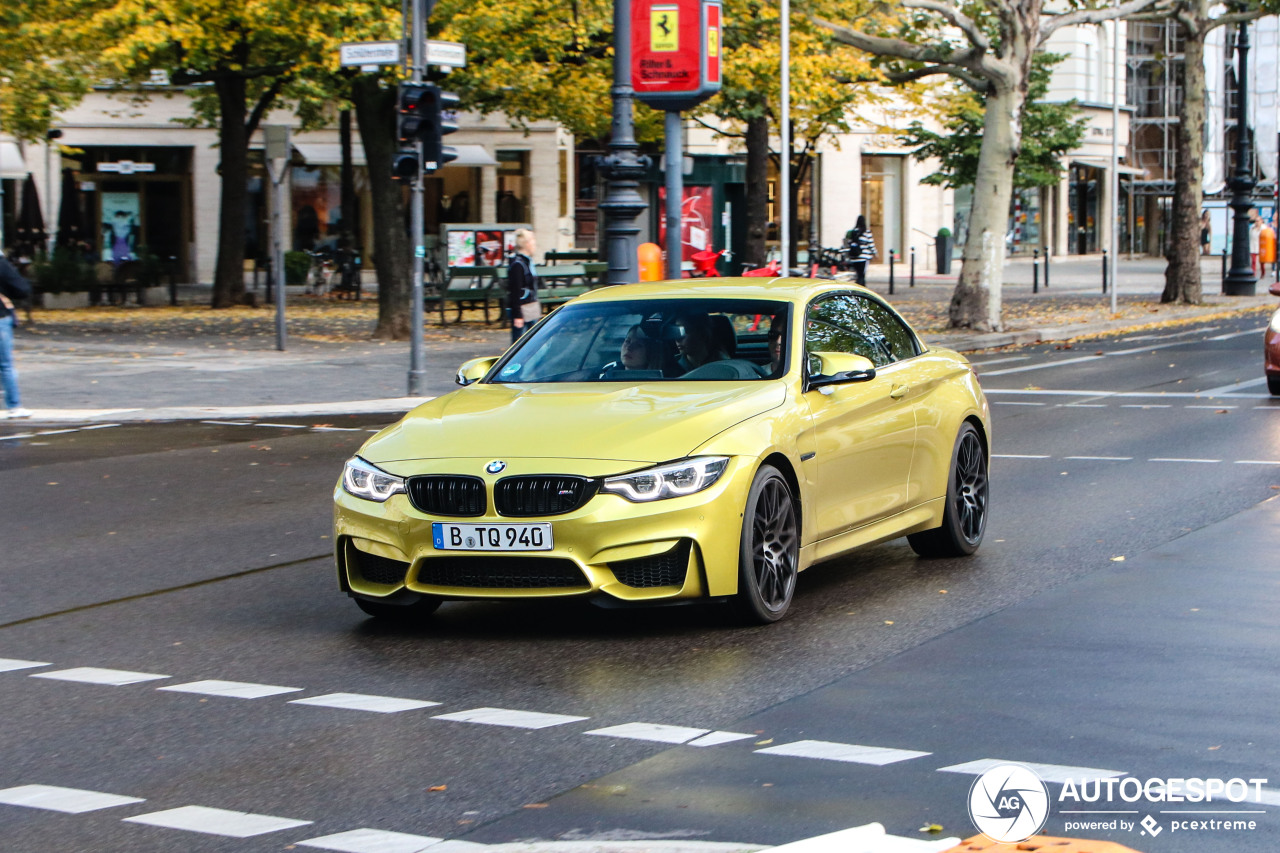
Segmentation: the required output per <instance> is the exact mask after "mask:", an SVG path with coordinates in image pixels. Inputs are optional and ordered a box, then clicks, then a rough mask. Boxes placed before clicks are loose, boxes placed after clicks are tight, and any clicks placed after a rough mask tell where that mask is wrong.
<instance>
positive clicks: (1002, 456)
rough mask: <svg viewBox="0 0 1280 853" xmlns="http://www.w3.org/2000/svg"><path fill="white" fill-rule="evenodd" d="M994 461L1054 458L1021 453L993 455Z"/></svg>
mask: <svg viewBox="0 0 1280 853" xmlns="http://www.w3.org/2000/svg"><path fill="white" fill-rule="evenodd" d="M991 458H992V459H1052V458H1053V457H1052V456H1032V455H1030V454H1021V453H993V454H991Z"/></svg>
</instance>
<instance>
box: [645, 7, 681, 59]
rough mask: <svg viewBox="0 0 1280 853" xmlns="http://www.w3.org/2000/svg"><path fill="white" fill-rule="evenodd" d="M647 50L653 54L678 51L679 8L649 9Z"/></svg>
mask: <svg viewBox="0 0 1280 853" xmlns="http://www.w3.org/2000/svg"><path fill="white" fill-rule="evenodd" d="M649 49H650V50H651V51H653V52H654V53H670V52H672V51H676V50H679V49H680V7H679V6H653V7H651V8H650V9H649Z"/></svg>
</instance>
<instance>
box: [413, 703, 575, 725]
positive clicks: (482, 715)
mask: <svg viewBox="0 0 1280 853" xmlns="http://www.w3.org/2000/svg"><path fill="white" fill-rule="evenodd" d="M431 719H433V720H452V721H454V722H458V723H479V724H480V725H482V726H511V727H512V728H517V729H545V728H548V727H550V726H563V725H564V724H566V723H576V722H579V721H581V720H589V719H591V718H590V717H574V716H570V715H568V714H543V713H540V712H538V711H511V710H508V709H506V708H472V709H471V710H470V711H458V712H456V713H453V714H440V715H438V716H435V717H432V718H431Z"/></svg>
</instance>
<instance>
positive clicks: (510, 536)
mask: <svg viewBox="0 0 1280 853" xmlns="http://www.w3.org/2000/svg"><path fill="white" fill-rule="evenodd" d="M431 539H432V541H433V543H434V544H435V546H436V550H437V551H550V550H551V549H552V547H553V544H552V540H551V525H550V524H549V523H547V522H538V523H534V524H454V523H452V522H448V521H435V522H432V524H431Z"/></svg>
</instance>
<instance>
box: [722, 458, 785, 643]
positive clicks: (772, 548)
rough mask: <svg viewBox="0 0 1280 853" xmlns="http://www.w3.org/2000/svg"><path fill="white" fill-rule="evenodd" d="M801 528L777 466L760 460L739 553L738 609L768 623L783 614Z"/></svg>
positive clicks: (750, 495) (763, 622)
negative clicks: (761, 464) (760, 464)
mask: <svg viewBox="0 0 1280 853" xmlns="http://www.w3.org/2000/svg"><path fill="white" fill-rule="evenodd" d="M799 560H800V530H799V525H798V524H797V522H796V508H795V501H794V499H793V498H792V496H791V487H790V486H788V485H787V481H786V480H785V479H784V478H783V476H782V474H780V473H779V472H778V469H776V468H774V467H773V466H771V465H764V466H761V468H760V470H759V471H757V472H756V478H755V480H754V481H753V482H752V484H751V491H750V492H748V494H747V506H746V510H745V512H743V514H742V540H741V547H740V548H739V553H738V595H737V598H736V600H735V603H736V604H737V607H738V611H739V612H740V613H741V615H742V616H743V618H745V619H746V620H747V621H749V622H753V623H756V624H761V625H767V624H768V623H770V622H777V621H778V620H779V619H781V618H782V617H783V616H785V615H787V610H788V609H789V608H790V607H791V598H792V596H793V595H795V591H796V572H797V566H798V565H799Z"/></svg>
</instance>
